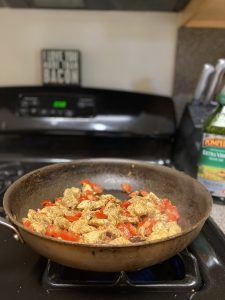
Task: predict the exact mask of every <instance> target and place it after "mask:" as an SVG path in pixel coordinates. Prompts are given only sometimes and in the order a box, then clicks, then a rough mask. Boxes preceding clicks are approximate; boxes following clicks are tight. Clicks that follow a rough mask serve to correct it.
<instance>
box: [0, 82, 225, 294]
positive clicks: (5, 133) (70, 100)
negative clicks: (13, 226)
mask: <svg viewBox="0 0 225 300" xmlns="http://www.w3.org/2000/svg"><path fill="white" fill-rule="evenodd" d="M59 100H60V103H61V104H60V107H59V106H58V105H57V106H56V104H55V103H58V101H59ZM62 105H63V107H64V108H63V109H62ZM189 125H190V124H189ZM189 125H188V124H187V128H189ZM175 133H176V122H175V113H174V105H173V102H172V99H169V98H166V97H160V96H155V95H147V94H139V93H128V92H121V91H110V90H100V89H88V88H71V89H70V88H54V87H17V88H1V89H0V143H1V147H0V196H1V197H0V199H2V198H3V195H4V192H5V190H6V189H7V187H8V186H9V185H10V184H11V183H12V182H13V181H15V180H16V179H17V178H18V177H20V176H22V175H23V174H25V173H27V172H29V171H31V170H34V169H37V168H39V167H42V166H44V165H46V164H49V163H56V162H57V163H58V162H66V161H70V160H73V159H78V158H88V157H90V158H94V157H118V158H130V159H137V160H144V161H146V163H147V162H155V163H159V164H164V165H167V166H170V167H172V165H171V162H172V164H173V163H175V159H174V158H173V154H175V155H174V156H175V157H177V151H176V149H174V143H173V141H174V139H175V137H176V136H175ZM181 140H182V137H181ZM186 148H187V149H189V150H190V149H191V148H189V147H186ZM175 152H176V153H175ZM189 152H190V153H192V151H189ZM182 153H184V152H183V151H182ZM182 153H181V154H182ZM178 158H179V159H180V160H181V161H182V163H183V164H182V168H179V169H182V170H183V171H185V172H187V170H188V171H191V170H190V169H191V168H192V167H193V166H192V165H193V164H191V161H189V160H187V159H186V156H183V155H179V156H178ZM185 163H186V164H185ZM177 165H179V164H176V166H177ZM186 165H187V166H186ZM189 174H192V173H191V172H189ZM1 206H2V203H1V200H0V215H2V216H4V212H3V209H2V208H1ZM0 237H1V238H0V291H1V297H2V299H9V300H14V299H23V300H26V299H32V300H36V299H38V300H40V299H49V300H51V299H52V300H53V299H54V300H58V299H64V300H71V299H76V300H79V299H80V300H86V299H88V300H90V299H91V300H101V299H109V300H111V299H115V298H116V299H117V300H121V299H131V300H133V299H135V300H136V299H140V300H142V299H143V300H145V299H146V300H148V299H153V300H154V299H156V300H158V299H163V297H164V299H168V300H170V299H182V300H186V299H194V300H201V299H203V300H207V299H210V300H211V299H217V300H222V299H224V295H225V285H224V279H225V252H224V249H225V236H224V234H223V233H222V231H221V230H220V229H219V228H218V227H217V225H216V224H215V223H214V222H213V220H211V219H208V220H207V222H206V223H205V225H204V227H203V229H202V230H201V232H200V234H199V236H198V237H197V239H196V240H195V241H194V242H193V243H192V244H191V245H190V246H189V247H188V248H187V249H185V250H184V251H183V252H181V253H179V254H178V255H176V256H174V257H172V258H171V259H169V260H167V261H165V262H163V263H161V264H159V265H155V266H152V267H149V268H145V269H143V270H139V271H137V272H120V273H95V272H84V271H80V270H75V269H71V268H67V267H64V266H62V265H58V264H56V263H54V262H52V261H48V260H47V259H45V258H43V257H41V256H40V255H39V254H36V253H35V252H34V251H33V250H32V249H30V248H29V247H27V246H26V245H25V244H21V243H20V242H18V241H16V240H15V239H14V237H13V232H12V231H10V229H9V228H6V227H3V226H0Z"/></svg>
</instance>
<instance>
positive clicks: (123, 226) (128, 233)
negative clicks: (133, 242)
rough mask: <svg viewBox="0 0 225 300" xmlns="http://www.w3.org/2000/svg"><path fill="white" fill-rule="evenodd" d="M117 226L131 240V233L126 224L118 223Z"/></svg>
mask: <svg viewBox="0 0 225 300" xmlns="http://www.w3.org/2000/svg"><path fill="white" fill-rule="evenodd" d="M116 227H117V228H118V229H119V230H120V231H121V233H122V235H123V236H124V237H125V238H126V239H128V240H129V239H130V238H131V233H130V231H129V229H128V228H127V226H126V224H124V223H118V224H117V226H116Z"/></svg>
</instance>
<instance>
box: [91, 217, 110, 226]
mask: <svg viewBox="0 0 225 300" xmlns="http://www.w3.org/2000/svg"><path fill="white" fill-rule="evenodd" d="M88 224H89V225H93V226H107V225H108V224H109V220H107V219H98V218H92V219H91V220H90V221H89V222H88Z"/></svg>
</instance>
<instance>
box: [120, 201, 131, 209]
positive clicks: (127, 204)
mask: <svg viewBox="0 0 225 300" xmlns="http://www.w3.org/2000/svg"><path fill="white" fill-rule="evenodd" d="M129 205H131V203H130V202H129V201H123V202H122V203H121V205H120V206H121V207H123V208H128V206H129Z"/></svg>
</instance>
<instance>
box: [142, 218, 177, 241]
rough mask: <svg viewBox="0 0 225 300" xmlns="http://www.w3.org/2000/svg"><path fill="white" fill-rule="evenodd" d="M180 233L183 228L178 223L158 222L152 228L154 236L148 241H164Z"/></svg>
mask: <svg viewBox="0 0 225 300" xmlns="http://www.w3.org/2000/svg"><path fill="white" fill-rule="evenodd" d="M180 232H181V228H180V226H179V225H177V223H176V222H158V223H156V224H155V225H154V226H153V227H152V234H151V235H150V237H148V238H147V239H148V240H156V239H162V238H166V237H169V236H171V235H174V234H177V233H180Z"/></svg>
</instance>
